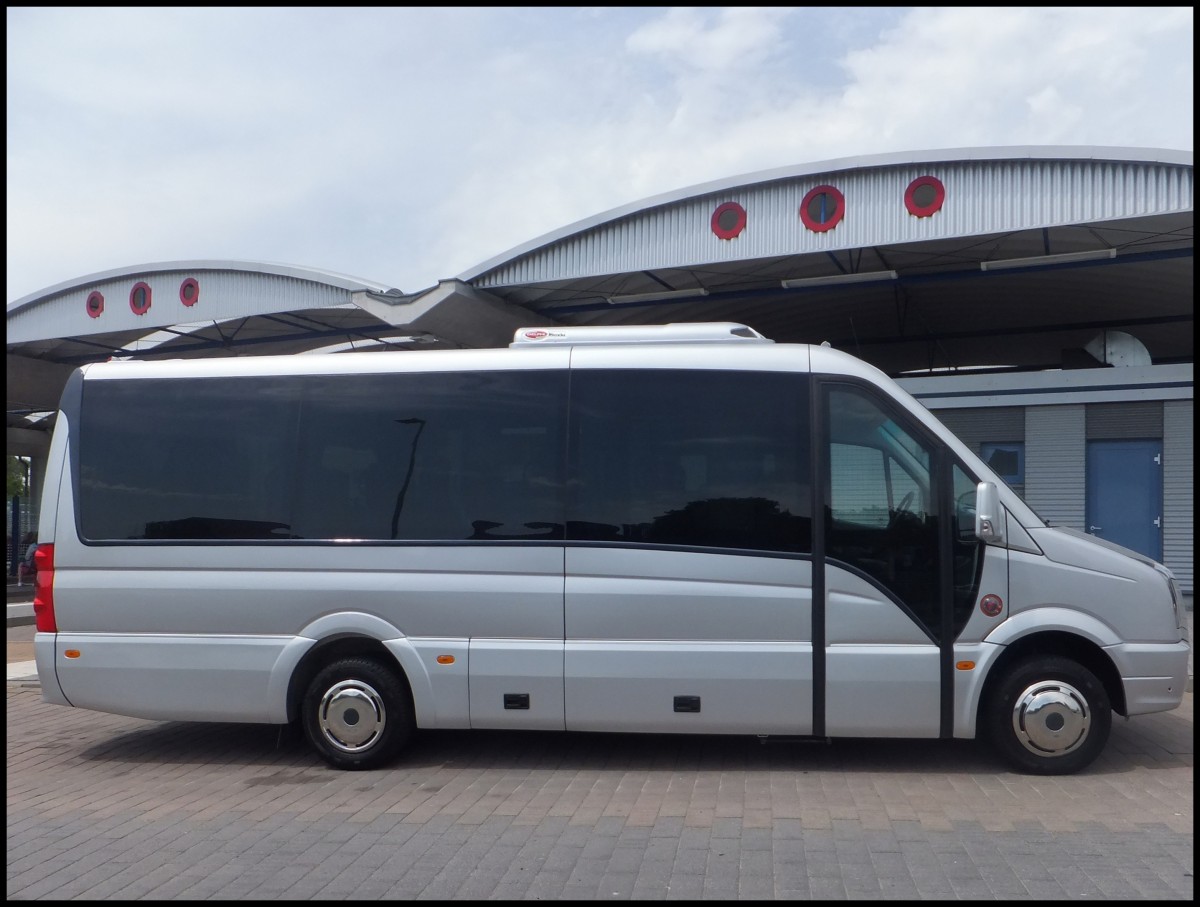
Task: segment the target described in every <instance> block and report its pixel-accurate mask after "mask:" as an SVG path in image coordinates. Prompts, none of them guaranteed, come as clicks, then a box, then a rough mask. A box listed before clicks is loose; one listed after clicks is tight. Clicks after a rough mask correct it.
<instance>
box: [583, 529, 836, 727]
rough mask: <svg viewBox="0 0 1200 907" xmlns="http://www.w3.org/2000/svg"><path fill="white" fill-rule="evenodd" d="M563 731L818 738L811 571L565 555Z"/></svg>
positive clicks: (696, 558)
mask: <svg viewBox="0 0 1200 907" xmlns="http://www.w3.org/2000/svg"><path fill="white" fill-rule="evenodd" d="M566 563H567V587H566V588H567V593H566V612H567V618H566V633H567V638H566V653H565V665H564V670H565V675H566V676H565V688H566V713H567V718H566V723H567V728H568V729H569V730H577V731H649V732H653V733H739V734H808V733H811V732H812V701H813V689H812V683H813V680H812V588H811V583H812V565H811V563H810V562H809V561H808V560H804V559H799V558H788V557H759V556H753V555H748V554H747V555H737V554H706V553H699V552H685V551H672V550H647V549H641V550H638V549H627V548H582V547H581V548H568V549H567V561H566Z"/></svg>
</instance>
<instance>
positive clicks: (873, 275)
mask: <svg viewBox="0 0 1200 907" xmlns="http://www.w3.org/2000/svg"><path fill="white" fill-rule="evenodd" d="M898 276H899V275H898V274H897V273H896V272H895V271H859V272H856V273H853V274H830V275H828V276H826V277H792V278H789V279H787V280H781V281H780V283H781V284H782V285H783V287H784V289H787V290H796V289H799V288H801V287H827V286H831V285H833V284H839V283H875V282H877V281H883V280H895V279H896V278H897V277H898Z"/></svg>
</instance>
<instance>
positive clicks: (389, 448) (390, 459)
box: [295, 371, 567, 540]
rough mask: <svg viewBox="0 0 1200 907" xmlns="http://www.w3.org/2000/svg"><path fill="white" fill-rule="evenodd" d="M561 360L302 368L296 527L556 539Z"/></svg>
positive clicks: (313, 533) (353, 534) (387, 534)
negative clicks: (403, 368) (459, 366)
mask: <svg viewBox="0 0 1200 907" xmlns="http://www.w3.org/2000/svg"><path fill="white" fill-rule="evenodd" d="M566 380H567V379H566V374H565V373H564V372H550V371H543V372H461V373H423V374H400V375H361V376H352V377H346V378H338V379H337V380H331V379H305V381H306V385H307V386H306V393H305V397H304V409H303V415H302V417H301V420H300V421H301V430H300V443H299V449H300V450H301V451H302V452H303V456H302V457H301V458H300V462H299V468H298V480H299V481H298V486H297V494H296V501H297V507H296V513H295V525H296V531H297V532H298V533H299V534H300V535H301V536H302V537H304V538H360V539H412V540H420V539H561V538H562V537H563V515H562V506H563V505H562V469H563V463H564V454H563V444H564V441H565V438H566V428H565V407H566V403H565V399H566Z"/></svg>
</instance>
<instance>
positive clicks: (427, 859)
mask: <svg viewBox="0 0 1200 907" xmlns="http://www.w3.org/2000/svg"><path fill="white" fill-rule="evenodd" d="M7 705H8V716H7V718H8V721H7V727H8V751H7V814H6V820H7V832H8V860H7V869H8V874H7V897H8V898H9V899H14V900H31V899H45V900H48V899H84V898H87V899H118V898H120V899H223V900H227V899H256V900H265V899H291V898H296V899H313V898H319V899H336V900H344V899H350V898H355V899H371V900H376V899H383V898H388V899H391V898H426V899H475V898H490V899H569V898H574V899H583V900H593V899H630V898H636V899H726V898H730V899H732V898H754V899H785V898H786V899H793V898H804V899H808V898H812V899H818V898H821V899H823V898H855V899H858V898H889V899H898V898H905V899H912V898H923V899H967V898H979V899H989V900H991V899H1004V900H1008V899H1020V900H1034V899H1060V898H1061V899H1180V900H1188V901H1190V900H1192V897H1193V885H1192V871H1193V832H1192V824H1193V809H1192V759H1193V748H1192V742H1193V721H1192V694H1191V693H1189V694H1187V695H1186V697H1185V700H1184V705H1183V707H1182V708H1181V709H1178V710H1176V711H1174V712H1170V713H1166V714H1161V715H1154V716H1146V717H1142V718H1135V719H1133V720H1132V721H1129V722H1125V721H1123V720H1121V719H1118V720H1117V724H1116V726H1115V728H1114V733H1113V739H1112V741H1111V742H1110V744H1109V747H1108V749H1107V751H1106V752H1105V754H1104V755H1103V756H1102V757H1101V759H1100V761H1099V762H1098V763H1097V764H1096V765H1094V766H1093V767H1092V768H1091V769H1090V770H1089V771H1087V772H1086V773H1084V774H1080V775H1075V776H1070V777H1063V778H1036V777H1029V776H1023V775H1016V774H1012V773H1010V772H1007V771H1005V770H1003V769H1002V768H1001V767H1000V766H998V765H997V763H996V762H995V761H994V760H993V759H992V758H991V756H990V755H989V753H987V752H986V750H985V749H984V748H983V747H981V746H978V745H976V744H974V743H971V742H964V741H955V742H914V741H872V742H867V741H842V742H837V743H834V744H832V745H823V744H811V743H803V744H801V743H782V742H778V743H768V744H765V745H764V744H761V743H759V742H758V741H756V740H747V739H744V738H724V737H686V738H685V737H674V736H627V735H593V734H542V733H525V734H518V733H502V732H476V733H474V734H471V733H466V732H438V733H427V734H424V735H422V736H421V737H420V738H419V740H418V742H417V743H416V744H415V745H414V746H413V747H412V748H411V749H410V750H409V751H408V753H407V755H406V756H405V757H404V758H402V760H401V761H400V762H398V763H397V764H396V765H395V766H394V767H393V768H390V769H388V770H386V771H375V772H365V773H348V772H336V771H332V770H329V769H327V768H325V767H324V765H323V763H321V762H320V761H319V760H317V759H316V757H315V756H313V755H311V754H310V752H309V751H308V749H307V747H306V745H305V744H304V743H303V742H302V741H300V740H298V739H295V738H293V737H290V736H287V735H284V736H283V737H282V738H281V736H280V734H279V732H278V730H277V729H275V728H269V727H263V726H246V725H241V726H239V725H205V724H180V723H169V722H154V721H142V720H138V719H132V718H121V717H116V716H111V715H102V714H98V713H91V712H82V711H74V710H70V709H64V708H61V707H57V706H49V705H45V704H44V703H42V702H41V699H40V693H39V692H38V691H37V690H36V689H35V688H31V687H29V686H27V685H22V684H16V683H10V684H9V685H8V703H7Z"/></svg>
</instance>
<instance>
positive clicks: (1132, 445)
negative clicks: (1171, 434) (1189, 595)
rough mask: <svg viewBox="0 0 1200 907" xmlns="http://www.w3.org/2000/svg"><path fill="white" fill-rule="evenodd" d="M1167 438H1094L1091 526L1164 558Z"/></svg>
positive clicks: (1098, 533)
mask: <svg viewBox="0 0 1200 907" xmlns="http://www.w3.org/2000/svg"><path fill="white" fill-rule="evenodd" d="M1162 499H1163V488H1162V441H1160V440H1154V441H1089V442H1088V445H1087V531H1088V532H1090V533H1092V534H1093V535H1096V536H1099V537H1100V538H1102V539H1106V540H1108V541H1110V542H1116V543H1117V544H1118V545H1123V546H1124V547H1126V548H1132V549H1133V550H1134V551H1139V552H1141V553H1142V554H1145V555H1148V556H1150V557H1152V558H1154V559H1155V560H1156V561H1161V560H1162Z"/></svg>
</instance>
